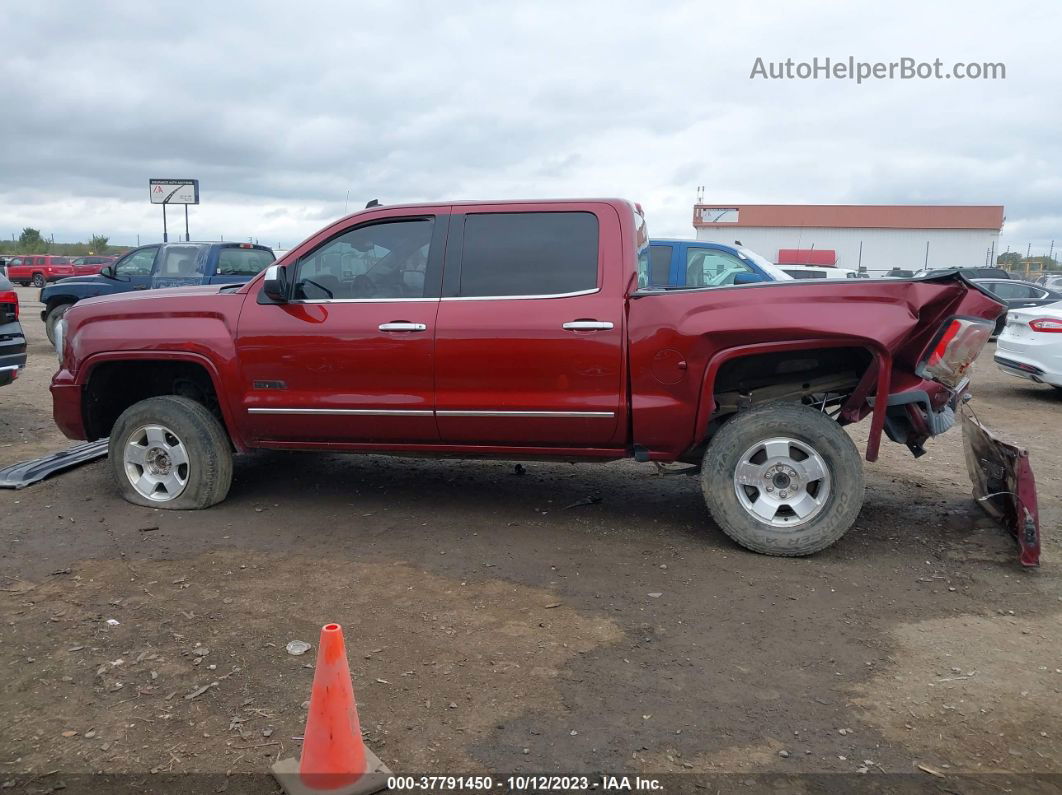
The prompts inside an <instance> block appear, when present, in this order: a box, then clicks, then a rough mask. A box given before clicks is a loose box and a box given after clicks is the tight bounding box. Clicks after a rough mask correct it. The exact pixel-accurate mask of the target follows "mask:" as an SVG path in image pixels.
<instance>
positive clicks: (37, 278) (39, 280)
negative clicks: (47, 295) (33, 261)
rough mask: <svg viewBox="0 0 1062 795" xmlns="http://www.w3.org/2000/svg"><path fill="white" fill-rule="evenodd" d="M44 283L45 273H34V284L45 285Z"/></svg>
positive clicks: (35, 285)
mask: <svg viewBox="0 0 1062 795" xmlns="http://www.w3.org/2000/svg"><path fill="white" fill-rule="evenodd" d="M44 284H45V282H44V274H43V273H35V274H33V286H34V287H44Z"/></svg>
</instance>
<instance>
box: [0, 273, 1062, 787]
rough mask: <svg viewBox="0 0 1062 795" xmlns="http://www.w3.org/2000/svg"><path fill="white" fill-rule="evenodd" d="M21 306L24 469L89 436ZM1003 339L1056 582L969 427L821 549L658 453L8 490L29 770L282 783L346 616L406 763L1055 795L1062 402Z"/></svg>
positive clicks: (9, 721)
mask: <svg viewBox="0 0 1062 795" xmlns="http://www.w3.org/2000/svg"><path fill="white" fill-rule="evenodd" d="M20 293H21V295H22V296H23V299H24V304H23V321H24V326H25V328H26V331H27V333H28V335H29V337H30V340H31V345H30V357H31V359H30V367H29V368H28V372H27V373H26V374H25V375H24V377H22V378H20V379H19V380H18V381H17V382H16V383H15V384H13V385H12V386H9V387H6V388H4V389H3V390H0V465H3V464H9V463H12V462H14V461H18V460H22V459H25V458H30V457H33V456H35V455H40V454H42V453H44V452H47V451H51V450H54V449H58V448H61V447H64V446H66V445H67V444H69V442H67V441H66V440H64V439H63V438H62V437H61V436H60V434H59V433H58V432H57V431H56V430H55V428H54V426H53V425H52V423H51V416H50V398H49V396H48V392H47V384H48V380H49V378H50V376H51V373H52V371H53V370H54V366H55V364H54V362H55V360H54V355H53V354H52V353H51V352H50V349H49V348H48V346H47V342H46V340H45V338H44V333H43V324H42V323H41V322H40V321H39V320H38V318H37V313H38V312H39V304H36V303H35V301H34V300H33V296H34V294H35V291H32V290H28V289H22V290H20ZM990 355H991V351H990V350H989V351H986V353H985V355H984V356H983V357H982V359H981V360H980V361H979V362H978V363H977V365H976V368H975V375H974V394H975V400H974V402H973V404H972V405H973V406H974V407H975V409H976V411H977V413H978V415H979V416H980V417H981V419H982V420H984V421H985V422H986V423H987V424H988V425H989V427H992V428H995V429H996V430H997V431H1000V432H1002V433H1004V434H1006V435H1009V436H1010V437H1011V438H1013V439H1015V440H1017V441H1019V442H1021V443H1022V444H1024V445H1027V446H1028V448H1029V449H1030V452H1031V455H1032V461H1033V466H1034V469H1035V470H1036V471H1037V476H1038V481H1039V493H1040V500H1041V524H1042V528H1043V532H1044V535H1045V543H1044V552H1043V566H1042V567H1041V568H1040V569H1039V570H1036V571H1025V570H1022V569H1021V568H1020V566H1019V565H1018V563H1017V554H1016V548H1015V546H1014V544H1013V542H1012V541H1011V540H1010V539H1009V538H1008V537H1007V536H1006V535H1005V534H1004V533H1003V532H1002V531H1001V530H999V529H998V528H997V527H995V526H993V525H992V523H991V522H990V521H988V520H987V518H986V517H984V516H983V515H982V513H981V512H980V511H979V510H978V509H977V507H976V506H975V505H974V504H973V502H972V500H971V499H970V496H969V483H968V481H967V479H966V474H965V471H964V468H963V463H962V439H961V433H960V432H959V431H958V429H956V430H953V431H952V432H950V433H948V434H947V435H946V436H944V437H942V438H940V439H937V440H934V441H932V442H931V443H930V448H929V449H930V452H929V453H928V454H927V455H926V456H924V457H923V458H921V459H918V460H915V459H913V458H911V457H910V455H909V454H908V453H907V451H906V450H905V449H903V448H901V447H899V446H897V445H892V444H889V443H886V445H885V446H884V448H883V452H882V457H881V460H880V461H879V462H878V463H876V464H867V465H866V472H867V499H866V505H865V507H864V509H863V511H862V513H861V515H860V517H859V520H858V521H857V523H856V526H855V527H854V528H853V529H852V530H851V532H850V533H849V534H848V536H846V538H845V539H844V540H843V541H842V542H840V543H839V544H837V545H836V546H834V547H833V548H831V549H829V550H827V551H826V552H824V553H821V554H819V555H816V556H814V557H812V558H804V559H779V558H768V557H763V556H759V555H754V554H751V553H748V552H745V551H743V550H742V549H740V548H738V547H736V546H735V545H734V544H732V543H731V542H730V541H729V540H727V539H726V537H725V536H723V534H722V533H721V532H719V530H718V529H716V528H715V527H714V526H713V525H712V523H711V521H710V520H709V519H708V518H707V515H706V512H705V509H704V506H703V503H702V501H701V497H700V494H699V491H698V484H697V481H696V479H694V478H687V477H685V476H682V475H675V476H668V475H665V476H661V475H659V474H657V473H656V471H655V469H654V468H653V467H651V466H649V465H638V464H634V463H632V462H621V463H614V464H607V465H562V464H537V463H532V464H525V465H524V474H522V475H520V474H517V473H516V471H515V470H514V467H513V465H512V464H507V463H501V462H483V461H432V460H425V459H412V458H386V457H379V456H364V457H353V456H347V457H344V456H317V455H310V454H295V453H292V454H283V453H263V454H257V455H252V456H247V457H245V458H242V459H240V460H239V461H238V463H237V466H236V474H235V480H234V484H233V488H232V492H231V494H230V496H229V498H228V500H227V501H226V502H224V503H222V504H221V505H219V506H217V507H215V508H213V509H210V510H209V511H204V512H181V513H176V512H167V511H156V510H151V509H146V508H139V507H135V506H132V505H129V504H127V503H125V502H123V501H122V500H120V499H119V498H118V497H117V496H116V495H115V491H114V489H113V487H112V484H111V479H110V472H109V469H108V465H107V462H106V461H100V462H97V463H94V464H91V465H88V466H84V467H82V468H80V469H77V470H74V471H71V472H69V473H67V474H64V475H62V476H59V477H56V478H54V479H52V480H50V481H46V482H44V483H41V484H38V485H35V486H32V487H30V488H27V489H24V490H21V491H17V492H14V491H5V492H0V621H2V626H3V635H2V644H0V666H2V668H0V670H2V671H3V682H2V684H0V688H2V698H0V780H2V781H3V782H5V783H7V782H10V784H7V786H10V787H19V788H27V789H34V788H37V789H41V790H46V789H48V788H49V787H53V786H55V782H56V781H57V780H58V779H59V778H61V777H63V776H72V775H76V774H78V773H91V772H94V771H108V772H120V773H133V774H143V775H144V776H147V777H148V780H149V781H150V776H151V775H152V774H154V775H155V776H159V777H163V776H165V775H166V774H167V773H183V772H190V771H191V772H198V773H232V774H239V773H261V772H263V771H266V770H268V766H269V764H270V762H271V761H272V760H274V759H277V758H278V757H280V756H288V755H291V754H292V753H297V750H298V740H297V739H294V738H297V737H299V736H300V735H301V734H302V730H303V723H304V720H305V715H306V712H305V707H304V702H305V701H306V699H308V698H309V692H310V682H311V679H312V674H313V671H312V668H311V666H312V662H313V653H312V652H311V653H310V654H307V655H305V656H299V657H296V656H291V655H289V654H288V653H287V652H286V651H285V645H286V644H287V643H288V641H290V640H292V639H301V640H305V641H309V642H310V643H313V644H316V641H317V633H318V631H319V628H320V626H321V625H322V624H324V623H326V622H333V621H335V622H339V623H341V624H342V625H343V626H344V628H345V633H346V639H347V647H348V654H349V657H350V660H351V664H352V668H353V677H354V683H355V689H356V692H357V695H358V702H359V711H360V714H361V720H362V728H363V729H364V730H365V734H366V738H367V742H368V743H369V745H370V747H372V748H373V750H374V751H375V752H376V753H377V754H378V755H379V756H380V757H381V758H382V759H383V760H384V761H385V762H386V763H387V764H388V765H389V766H390V767H391V769H393V770H395V771H397V772H403V773H443V772H445V773H461V772H464V773H471V772H494V773H496V774H500V773H502V772H504V773H510V772H569V773H570V772H577V771H579V772H586V773H591V772H608V773H627V774H636V773H641V774H661V773H676V774H682V773H684V774H687V775H689V774H691V773H729V774H733V773H738V774H742V777H741V779H740V780H741V781H751V779H747V778H745V777H746V776H750V775H758V774H773V773H778V774H783V775H785V776H790V777H791V776H793V775H799V774H806V773H851V774H859V773H863V774H865V775H866V776H868V777H874V776H881V775H882V773H884V772H889V773H905V774H915V775H916V776H918V778H914V779H913V781H914V782H916V783H922V782H926V783H929V784H932V785H934V786H937V787H938V788H939V789H941V790H943V791H956V788H955V785H954V784H951V783H950V782H949V781H948V779H949V778H954V777H955V776H956V775H959V774H963V773H973V774H984V773H989V772H992V773H999V774H1006V775H1004V776H1003V778H1001V779H993V780H992V783H991V785H990V787H989V789H987V790H986V791H998V790H999V789H1005V790H1011V789H1013V790H1015V791H1020V790H1022V789H1028V790H1032V789H1034V786H1033V784H1034V782H1033V779H1031V778H1029V777H1023V774H1030V773H1062V579H1060V577H1059V574H1058V568H1057V563H1058V560H1059V557H1060V556H1059V541H1058V535H1057V532H1056V530H1057V527H1058V524H1059V519H1060V518H1062V505H1060V500H1059V493H1060V489H1059V476H1058V472H1059V463H1060V461H1062V432H1060V430H1059V422H1058V416H1059V410H1060V408H1062V400H1060V398H1059V397H1058V396H1056V394H1055V393H1054V392H1053V391H1052V390H1051V389H1049V388H1046V387H1040V386H1037V385H1035V384H1031V383H1026V382H1023V381H1020V380H1017V379H1013V378H1010V377H1007V376H1004V375H1002V374H1000V373H999V372H997V371H996V369H995V367H994V366H993V365H992V362H991V358H990ZM861 432H862V429H860V428H856V429H854V434H855V436H856V437H857V442H858V441H860V439H861V438H862V437H861ZM587 497H595V498H600V502H596V503H594V504H589V505H581V506H578V507H568V506H571V505H572V504H573V503H576V502H578V501H585V499H586V498H587ZM109 620H113V622H117V623H116V624H115V623H113V622H112V621H109ZM215 683H216V684H215ZM204 688H205V689H204ZM919 765H921V766H922V767H921V768H919ZM238 780H239V779H238V777H236V776H235V775H234V777H233V779H232V781H238ZM676 780H677V779H676ZM978 781H981V780H980V779H978ZM1055 781H1056V783H1058V781H1059V780H1057V779H1056V780H1055ZM258 783H259V785H260V786H266V785H265V784H264V783H263V782H262V780H258ZM1041 783H1042V782H1040V783H1037V786H1040V784H1041ZM949 786H950V787H951V788H950V789H949ZM960 790H961V791H967V789H966V788H960ZM230 791H231V790H230ZM1043 791H1048V790H1043Z"/></svg>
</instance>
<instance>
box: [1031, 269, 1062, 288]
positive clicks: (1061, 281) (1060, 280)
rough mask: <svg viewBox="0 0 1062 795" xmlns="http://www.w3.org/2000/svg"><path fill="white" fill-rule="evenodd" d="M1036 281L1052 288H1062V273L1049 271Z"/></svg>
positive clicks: (1042, 285)
mask: <svg viewBox="0 0 1062 795" xmlns="http://www.w3.org/2000/svg"><path fill="white" fill-rule="evenodd" d="M1036 283H1037V284H1038V285H1040V286H1041V287H1047V288H1049V289H1052V290H1062V274H1056V273H1049V274H1047V275H1045V276H1041V277H1040V278H1039V279H1037V280H1036Z"/></svg>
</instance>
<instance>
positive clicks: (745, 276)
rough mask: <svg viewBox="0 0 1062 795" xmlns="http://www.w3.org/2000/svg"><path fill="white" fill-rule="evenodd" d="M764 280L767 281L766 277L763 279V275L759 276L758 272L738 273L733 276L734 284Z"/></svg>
mask: <svg viewBox="0 0 1062 795" xmlns="http://www.w3.org/2000/svg"><path fill="white" fill-rule="evenodd" d="M765 281H767V279H765V278H764V277H763V276H760V275H759V274H758V273H739V274H738V275H737V276H735V277H734V285H735V286H738V285H742V284H758V283H759V282H765Z"/></svg>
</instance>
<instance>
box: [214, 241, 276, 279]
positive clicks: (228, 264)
mask: <svg viewBox="0 0 1062 795" xmlns="http://www.w3.org/2000/svg"><path fill="white" fill-rule="evenodd" d="M275 259H276V257H274V256H273V252H271V251H266V250H265V249H261V248H223V249H221V251H220V252H219V254H218V274H219V275H221V276H254V275H255V274H257V273H261V272H262V271H264V270H265V269H266V268H268V267H269V266H270V265H272V264H273V261H274V260H275Z"/></svg>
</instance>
